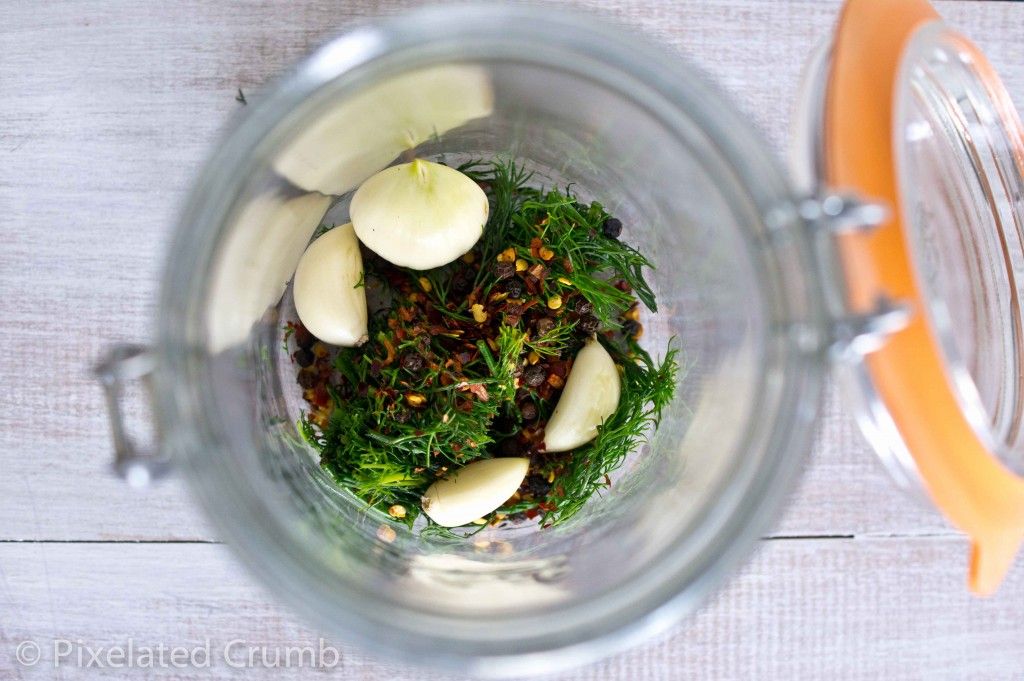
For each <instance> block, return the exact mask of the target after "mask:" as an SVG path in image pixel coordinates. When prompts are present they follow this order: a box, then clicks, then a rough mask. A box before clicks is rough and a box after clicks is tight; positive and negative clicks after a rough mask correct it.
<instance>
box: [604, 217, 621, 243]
mask: <svg viewBox="0 0 1024 681" xmlns="http://www.w3.org/2000/svg"><path fill="white" fill-rule="evenodd" d="M601 231H602V232H604V235H605V236H606V237H608V238H609V239H618V238H619V235H620V234H622V220H620V219H618V218H608V219H607V220H605V221H604V225H603V226H602V227H601Z"/></svg>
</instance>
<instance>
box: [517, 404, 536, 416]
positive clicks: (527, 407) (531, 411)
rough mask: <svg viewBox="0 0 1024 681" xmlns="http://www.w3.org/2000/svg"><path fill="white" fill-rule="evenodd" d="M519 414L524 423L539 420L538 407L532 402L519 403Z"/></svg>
mask: <svg viewBox="0 0 1024 681" xmlns="http://www.w3.org/2000/svg"><path fill="white" fill-rule="evenodd" d="M519 413H520V414H521V415H522V417H523V420H524V421H532V420H534V419H535V418H537V405H536V404H534V403H533V402H532V401H530V400H523V401H522V402H520V403H519Z"/></svg>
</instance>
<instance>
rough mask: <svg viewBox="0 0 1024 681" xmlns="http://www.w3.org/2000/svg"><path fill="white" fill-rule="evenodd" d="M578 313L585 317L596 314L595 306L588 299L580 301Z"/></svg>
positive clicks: (577, 307) (577, 306)
mask: <svg viewBox="0 0 1024 681" xmlns="http://www.w3.org/2000/svg"><path fill="white" fill-rule="evenodd" d="M576 312H577V313H579V314H581V315H585V314H593V313H594V305H593V304H592V303H591V302H590V301H589V300H586V299H583V300H580V301H579V302H577V303H576Z"/></svg>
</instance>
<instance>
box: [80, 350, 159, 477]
mask: <svg viewBox="0 0 1024 681" xmlns="http://www.w3.org/2000/svg"><path fill="white" fill-rule="evenodd" d="M155 364H156V363H155V361H154V358H153V354H152V353H151V352H150V351H149V349H148V348H145V347H142V346H138V345H118V346H115V347H113V348H111V350H110V352H109V353H108V355H107V357H106V359H104V360H103V361H102V362H100V364H99V365H97V366H96V369H95V373H96V378H98V379H99V381H100V385H102V386H103V392H104V395H105V397H106V400H107V411H108V412H109V414H110V427H111V434H112V435H113V438H114V470H115V471H116V472H117V474H118V475H120V476H121V477H122V478H124V479H125V480H126V481H127V482H128V483H129V484H130V485H131V486H133V487H145V486H146V485H148V484H149V483H150V482H151V481H153V480H156V479H158V478H162V477H164V476H165V475H166V474H167V473H168V471H169V470H170V462H169V461H168V460H167V458H166V457H165V456H162V455H161V454H159V453H158V452H147V451H143V450H140V449H139V447H138V446H137V445H136V443H135V441H134V440H133V439H132V438H131V437H130V436H129V434H128V428H127V427H126V424H125V413H124V409H123V408H122V404H121V402H122V398H123V393H124V389H125V387H126V385H127V384H128V383H129V382H130V381H142V382H143V383H145V384H146V388H147V389H150V386H149V379H150V377H151V375H152V373H153V369H154V367H155ZM147 397H148V395H147ZM154 426H155V422H154ZM156 436H157V437H156V439H157V441H159V433H156Z"/></svg>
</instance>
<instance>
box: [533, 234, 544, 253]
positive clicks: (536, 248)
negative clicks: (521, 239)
mask: <svg viewBox="0 0 1024 681" xmlns="http://www.w3.org/2000/svg"><path fill="white" fill-rule="evenodd" d="M543 245H544V242H543V241H541V240H540V237H536V236H535V237H533V238H532V239H530V255H532V256H533V257H535V258H539V257H540V247H541V246H543Z"/></svg>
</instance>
